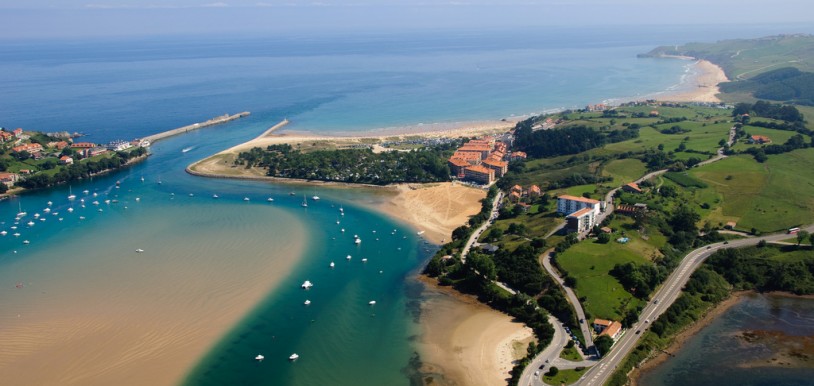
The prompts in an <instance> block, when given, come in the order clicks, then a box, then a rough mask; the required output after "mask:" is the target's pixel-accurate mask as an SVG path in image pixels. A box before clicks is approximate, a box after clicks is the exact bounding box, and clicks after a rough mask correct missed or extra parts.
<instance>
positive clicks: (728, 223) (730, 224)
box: [724, 221, 738, 229]
mask: <svg viewBox="0 0 814 386" xmlns="http://www.w3.org/2000/svg"><path fill="white" fill-rule="evenodd" d="M736 225H738V223H736V222H734V221H729V222H727V223H726V225H724V228H726V229H735V226H736Z"/></svg>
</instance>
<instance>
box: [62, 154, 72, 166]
mask: <svg viewBox="0 0 814 386" xmlns="http://www.w3.org/2000/svg"><path fill="white" fill-rule="evenodd" d="M59 164H60V165H73V158H71V157H68V156H67V155H63V156H62V157H59Z"/></svg>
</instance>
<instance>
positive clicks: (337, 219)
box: [336, 217, 339, 225]
mask: <svg viewBox="0 0 814 386" xmlns="http://www.w3.org/2000/svg"><path fill="white" fill-rule="evenodd" d="M336 224H337V225H339V217H337V218H336Z"/></svg>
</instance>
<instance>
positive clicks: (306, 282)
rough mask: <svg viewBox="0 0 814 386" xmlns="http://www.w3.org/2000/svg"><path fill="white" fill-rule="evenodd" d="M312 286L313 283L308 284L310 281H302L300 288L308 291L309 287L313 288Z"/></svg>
mask: <svg viewBox="0 0 814 386" xmlns="http://www.w3.org/2000/svg"><path fill="white" fill-rule="evenodd" d="M313 286H314V283H311V282H310V281H308V280H306V281H304V282H303V283H302V288H304V289H309V288H311V287H313Z"/></svg>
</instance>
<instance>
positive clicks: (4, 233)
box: [0, 231, 333, 267]
mask: <svg viewBox="0 0 814 386" xmlns="http://www.w3.org/2000/svg"><path fill="white" fill-rule="evenodd" d="M7 234H8V231H0V236H5V235H7ZM331 264H333V263H331ZM331 267H333V265H331Z"/></svg>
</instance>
